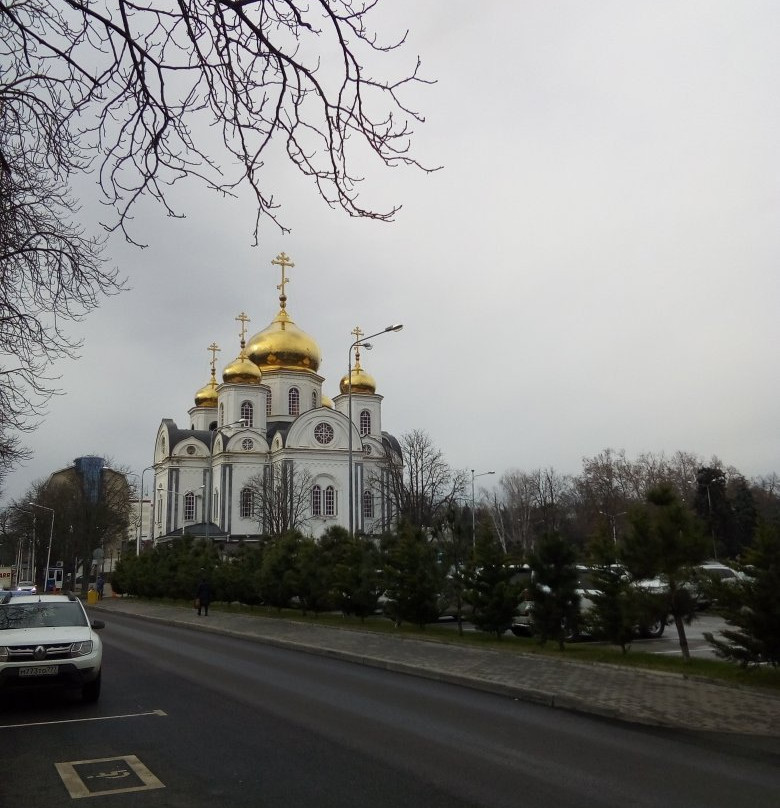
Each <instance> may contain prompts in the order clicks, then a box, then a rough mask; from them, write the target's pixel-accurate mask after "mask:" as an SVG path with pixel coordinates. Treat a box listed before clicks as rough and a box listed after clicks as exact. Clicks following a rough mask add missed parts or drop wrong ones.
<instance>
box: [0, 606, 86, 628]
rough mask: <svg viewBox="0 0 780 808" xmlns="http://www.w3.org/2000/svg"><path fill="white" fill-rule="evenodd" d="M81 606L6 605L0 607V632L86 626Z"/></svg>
mask: <svg viewBox="0 0 780 808" xmlns="http://www.w3.org/2000/svg"><path fill="white" fill-rule="evenodd" d="M86 625H87V619H86V616H85V615H84V610H83V609H82V608H81V606H80V605H79V604H78V603H76V602H73V601H68V602H67V603H65V602H62V603H46V602H40V603H13V602H11V603H6V604H3V605H0V630H3V629H12V628H52V627H55V626H86Z"/></svg>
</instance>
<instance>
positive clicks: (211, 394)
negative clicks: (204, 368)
mask: <svg viewBox="0 0 780 808" xmlns="http://www.w3.org/2000/svg"><path fill="white" fill-rule="evenodd" d="M217 398H218V396H217V380H216V379H215V378H214V374H213V373H212V374H211V379H210V381H209V383H208V384H207V385H206V386H205V387H201V388H200V390H198V392H197V393H195V406H196V407H216V406H217Z"/></svg>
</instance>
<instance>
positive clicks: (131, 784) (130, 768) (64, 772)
mask: <svg viewBox="0 0 780 808" xmlns="http://www.w3.org/2000/svg"><path fill="white" fill-rule="evenodd" d="M54 766H55V768H56V769H57V772H58V774H59V775H60V777H61V778H62V782H63V784H64V785H65V788H66V789H67V790H68V794H70V796H71V798H72V799H79V798H81V797H105V796H106V795H108V794H127V793H129V792H130V791H151V790H152V789H155V788H165V785H164V783H162V781H160V780H159V779H158V778H157V777H155V776H154V775H153V774H152V773H151V772H150V771H149V769H147V768H146V766H144V764H143V763H141V761H140V760H139V759H138V758H137V757H136V756H135V755H120V756H115V757H110V758H97V759H95V760H73V761H71V762H69V763H55V764H54Z"/></svg>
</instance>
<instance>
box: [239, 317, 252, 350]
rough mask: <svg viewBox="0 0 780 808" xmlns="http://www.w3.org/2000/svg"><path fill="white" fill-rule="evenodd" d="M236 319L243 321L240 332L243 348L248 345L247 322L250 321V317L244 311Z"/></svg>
mask: <svg viewBox="0 0 780 808" xmlns="http://www.w3.org/2000/svg"><path fill="white" fill-rule="evenodd" d="M236 320H237V321H238V322H239V323H241V331H240V332H239V334H240V336H241V347H242V348H243V347H244V346H245V345H246V324H247V323H248V322H250V318H249V317H247V316H246V313H245V312H243V311H242V312H241V314H239V315H238V317H236Z"/></svg>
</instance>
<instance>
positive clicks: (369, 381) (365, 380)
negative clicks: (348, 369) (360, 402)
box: [339, 361, 376, 395]
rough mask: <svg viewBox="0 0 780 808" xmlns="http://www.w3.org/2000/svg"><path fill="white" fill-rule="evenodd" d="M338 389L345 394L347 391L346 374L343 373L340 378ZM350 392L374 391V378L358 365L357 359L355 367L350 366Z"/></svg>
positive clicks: (347, 380)
mask: <svg viewBox="0 0 780 808" xmlns="http://www.w3.org/2000/svg"><path fill="white" fill-rule="evenodd" d="M339 389H340V390H341V392H342V393H344V394H345V395H346V394H347V393H349V376H347V375H346V374H344V376H342V378H341V382H340V383H339ZM352 392H353V393H371V394H373V393H376V380H375V379H374V377H373V376H372V375H371V374H369V373H366V372H365V370H363V368H361V367H360V362H359V361H358V362H357V364H356V365H355V367H353V368H352Z"/></svg>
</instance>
